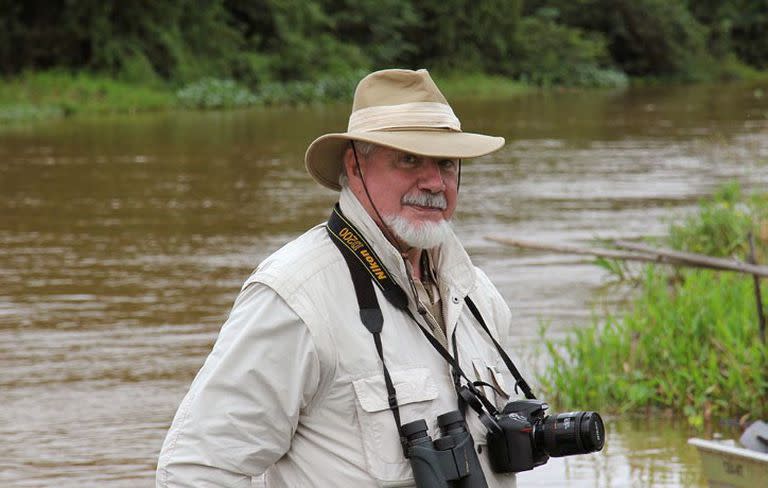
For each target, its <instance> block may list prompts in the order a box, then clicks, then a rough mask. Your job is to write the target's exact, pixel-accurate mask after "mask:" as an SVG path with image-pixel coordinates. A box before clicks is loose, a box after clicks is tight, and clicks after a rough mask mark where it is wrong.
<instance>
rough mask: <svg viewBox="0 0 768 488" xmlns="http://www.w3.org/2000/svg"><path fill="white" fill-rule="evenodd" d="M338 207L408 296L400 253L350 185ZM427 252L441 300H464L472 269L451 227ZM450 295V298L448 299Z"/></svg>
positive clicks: (472, 278) (472, 281) (471, 284)
mask: <svg viewBox="0 0 768 488" xmlns="http://www.w3.org/2000/svg"><path fill="white" fill-rule="evenodd" d="M339 206H340V207H341V211H342V213H343V214H344V216H345V217H346V218H347V219H349V220H350V221H351V222H352V224H354V225H355V227H357V229H358V230H359V231H360V232H361V233H362V234H363V236H364V237H365V239H366V240H367V241H368V244H369V245H370V246H371V247H372V248H373V250H374V251H375V252H376V254H378V256H379V258H381V260H382V262H383V264H384V267H385V268H387V270H388V271H389V273H390V275H391V276H392V278H393V279H394V281H395V282H396V283H397V284H398V285H399V286H400V287H401V288H402V289H403V290H405V291H406V293H407V294H408V295H409V301H412V299H413V297H411V292H410V290H411V285H410V283H409V280H408V274H407V273H408V271H407V270H406V267H405V261H404V260H403V257H402V256H401V255H400V252H399V251H398V250H397V249H396V248H395V246H393V245H392V244H391V243H390V242H389V241H388V240H387V238H386V237H385V236H384V234H383V233H382V232H381V229H379V226H378V225H376V222H374V221H373V219H372V218H371V217H370V215H368V212H367V211H366V210H365V209H364V208H363V206H362V205H361V204H360V202H359V201H358V200H357V197H356V196H355V195H354V194H353V193H352V191H351V190H350V189H349V188H344V189H342V191H341V193H340V195H339ZM428 252H429V258H430V262H431V263H432V266H433V267H434V268H435V272H436V275H437V280H438V283H437V285H438V288H439V289H440V295H441V296H442V297H443V299H444V300H449V299H453V298H454V297H458V298H460V299H463V298H464V297H465V296H466V295H467V294H468V293H470V292H471V291H472V289H474V287H475V269H474V266H473V265H472V261H471V260H470V259H469V255H468V254H467V252H466V251H465V250H464V247H463V246H462V245H461V242H459V239H458V238H457V237H456V235H455V234H454V233H453V230H451V232H450V235H449V237H448V239H446V242H444V243H443V244H442V245H440V246H439V247H437V248H434V249H431V250H429V251H428ZM449 297H450V298H449Z"/></svg>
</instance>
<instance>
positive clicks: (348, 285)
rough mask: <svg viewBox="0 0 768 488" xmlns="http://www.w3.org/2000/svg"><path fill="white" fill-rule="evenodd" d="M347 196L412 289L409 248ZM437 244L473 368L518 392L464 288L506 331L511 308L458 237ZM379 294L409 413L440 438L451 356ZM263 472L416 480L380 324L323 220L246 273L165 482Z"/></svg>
mask: <svg viewBox="0 0 768 488" xmlns="http://www.w3.org/2000/svg"><path fill="white" fill-rule="evenodd" d="M340 206H341V210H342V212H343V213H344V215H345V216H346V218H347V219H348V220H349V221H351V222H352V223H353V224H354V225H355V226H356V227H357V228H358V230H359V231H360V232H361V233H362V234H363V235H364V236H365V237H366V239H367V240H368V242H369V244H370V245H371V246H372V248H373V249H374V250H375V252H376V253H377V254H378V255H379V257H380V258H381V260H382V261H383V264H384V266H385V267H386V268H387V270H389V272H390V275H391V276H392V278H393V279H394V280H395V282H397V284H398V285H400V287H402V288H403V289H405V290H408V289H409V286H408V283H407V281H406V280H407V278H406V269H405V265H404V263H403V260H402V258H401V257H400V255H399V253H398V252H397V251H396V250H395V249H394V247H392V246H391V245H389V244H388V243H387V241H386V239H385V238H384V236H383V234H382V233H381V231H380V230H379V229H378V227H377V226H376V224H375V223H374V222H373V220H371V219H370V218H369V217H368V215H367V214H366V212H365V210H364V209H363V208H362V207H361V206H360V204H359V202H358V201H357V200H356V199H355V197H354V196H353V195H352V194H351V192H349V191H348V190H343V191H342V193H341V196H340ZM430 257H431V259H432V262H433V263H434V266H435V268H436V269H437V276H438V281H439V283H438V287H439V289H440V296H441V303H442V311H443V317H444V320H445V324H446V332H447V336H448V337H451V335H452V334H454V333H455V334H456V340H457V344H458V355H459V361H460V364H461V368H462V370H463V371H464V372H465V373H466V374H467V375H468V376H470V377H473V376H474V378H473V379H477V380H482V381H485V382H487V383H489V384H492V385H495V386H496V387H497V388H498V389H499V390H500V391H501V392H509V390H510V389H511V388H509V387H511V386H512V380H511V377H509V376H508V372H507V371H506V368H505V367H504V365H503V362H502V360H501V358H500V357H499V355H498V352H497V351H496V349H495V347H494V346H493V344H492V343H491V341H490V340H489V338H488V337H487V334H486V333H485V332H484V331H483V330H482V328H481V326H480V325H479V324H478V323H477V321H476V320H475V318H474V317H473V316H472V314H471V312H470V311H469V310H468V309H467V307H466V305H465V302H464V297H465V296H466V295H467V294H469V295H470V296H471V298H472V300H473V301H474V302H475V304H476V305H477V307H478V309H479V310H480V313H481V314H482V316H483V318H484V319H485V321H486V323H487V324H488V326H489V328H490V329H491V331H492V332H493V333H494V334H495V335H497V339H498V338H499V337H504V336H505V335H506V333H507V330H508V327H509V323H510V316H511V314H510V311H509V308H508V307H507V305H506V304H505V303H504V300H503V299H502V298H501V296H500V294H499V293H498V291H497V290H496V288H495V287H494V286H493V285H492V284H491V282H490V281H489V280H488V278H487V277H486V276H485V274H484V273H482V272H481V271H480V270H478V269H477V268H475V267H474V266H473V265H472V263H471V262H470V260H469V257H468V256H467V254H466V252H465V251H464V248H463V247H462V246H461V244H460V243H459V242H458V240H456V239H455V238H452V239H451V240H450V242H447V243H446V244H444V245H443V246H441V248H440V249H439V250H438V251H435V252H433V253H432V254H431V255H430ZM376 294H377V297H378V301H379V304H380V306H381V309H382V313H383V315H384V328H383V330H382V333H381V339H382V343H383V350H384V360H385V362H386V364H387V367H388V369H389V371H390V374H391V375H392V379H393V382H394V385H395V388H396V391H397V401H398V404H399V406H400V415H401V417H402V423H403V424H405V423H408V422H411V421H413V420H417V419H421V418H423V419H425V420H426V421H427V424H428V425H429V426H430V435H431V436H432V438H433V439H435V438H437V437H439V433H438V429H437V420H436V419H437V416H438V415H440V414H443V413H445V412H448V411H450V410H455V409H456V408H457V400H456V393H455V390H454V387H453V381H452V378H451V371H450V367H449V366H448V364H447V363H446V362H445V360H444V359H443V358H442V357H441V356H440V355H439V354H438V353H437V351H435V350H434V349H433V347H432V346H431V345H430V344H429V342H428V341H427V340H426V338H425V337H424V335H423V332H422V331H420V330H419V328H418V326H417V324H416V323H415V322H414V321H413V320H412V319H411V318H409V317H408V315H407V314H406V313H404V312H403V311H400V310H398V309H397V308H395V307H393V306H392V305H391V304H389V302H387V300H386V299H385V298H384V296H383V295H382V294H381V292H380V290H379V289H378V288H376ZM410 300H411V303H410V304H409V307H410V308H411V309H412V312H414V315H415V316H418V315H417V314H416V313H415V310H416V308H415V304H414V303H413V298H412V297H411V299H410ZM486 395H487V396H488V398H489V399H491V400H492V401H495V402H496V403H497V405H498V406H503V405H504V404H505V403H506V401H507V399H506V398H504V395H502V394H497V393H494V392H493V390H491V389H490V388H487V389H486ZM467 423H468V425H469V428H470V431H471V433H472V436H473V438H474V440H475V443H476V448H477V450H478V451H479V452H480V453H479V454H478V457H479V458H480V462H481V464H482V465H483V470H484V473H485V477H486V480H487V481H488V485H489V486H490V487H514V486H515V476H514V475H513V474H496V473H494V472H493V471H492V470H491V468H490V466H489V465H488V457H487V452H486V450H485V445H484V444H485V429H484V428H483V426H482V424H481V423H480V421H479V419H478V418H477V415H476V414H475V413H474V412H473V411H472V410H471V409H470V410H468V411H467ZM262 474H264V481H265V484H266V486H267V487H268V488H277V487H281V488H282V487H290V488H296V487H334V488H336V487H339V488H347V487H354V488H359V487H396V486H397V487H400V486H415V485H414V481H413V475H412V472H411V468H410V465H409V462H408V460H407V459H405V458H404V457H403V453H402V449H401V447H400V443H399V438H398V432H397V427H396V424H395V420H394V417H393V415H392V412H391V411H390V410H389V405H388V402H387V390H386V387H385V384H384V376H383V370H382V367H381V361H380V359H379V356H378V354H377V352H376V348H375V345H374V341H373V336H372V335H371V334H370V333H369V332H368V330H367V329H366V328H365V327H364V326H363V324H362V323H361V322H360V316H359V308H358V305H357V298H356V295H355V291H354V288H353V285H352V280H351V277H350V273H349V269H348V268H347V264H346V262H345V261H344V258H343V257H342V255H341V253H340V252H339V250H338V249H337V248H336V246H335V245H334V244H333V242H332V241H331V239H330V237H329V236H328V233H327V230H326V228H325V226H324V225H319V226H317V227H315V228H313V229H310V230H309V231H308V232H306V233H305V234H304V235H302V236H300V237H299V238H297V239H296V240H294V241H292V242H290V243H288V244H287V245H285V246H284V247H283V248H281V249H280V250H278V251H277V252H275V253H274V254H273V255H271V256H270V257H268V258H267V259H266V260H265V261H264V262H262V263H261V265H260V266H259V267H258V268H257V269H256V271H255V272H254V273H253V275H251V276H250V278H248V280H247V281H246V282H245V284H244V285H243V288H242V291H241V293H240V295H239V296H238V297H237V299H236V301H235V304H234V306H233V308H232V311H231V313H230V316H229V318H228V319H227V321H226V322H225V324H224V325H223V327H222V329H221V332H220V333H219V337H218V338H217V340H216V343H215V345H214V347H213V350H212V351H211V353H210V355H209V356H208V358H207V359H206V361H205V363H204V364H203V366H202V368H201V369H200V371H199V372H198V374H197V376H196V377H195V379H194V381H193V383H192V385H191V387H190V389H189V392H188V393H187V395H186V396H185V397H184V399H183V401H182V402H181V405H180V406H179V409H178V411H177V412H176V416H175V418H174V420H173V423H172V425H171V428H170V430H169V432H168V435H167V437H166V439H165V442H164V444H163V447H162V450H161V453H160V457H159V461H158V467H157V486H158V487H162V488H170V487H174V488H176V487H189V488H192V487H194V488H202V487H250V486H251V478H252V477H257V476H260V475H262Z"/></svg>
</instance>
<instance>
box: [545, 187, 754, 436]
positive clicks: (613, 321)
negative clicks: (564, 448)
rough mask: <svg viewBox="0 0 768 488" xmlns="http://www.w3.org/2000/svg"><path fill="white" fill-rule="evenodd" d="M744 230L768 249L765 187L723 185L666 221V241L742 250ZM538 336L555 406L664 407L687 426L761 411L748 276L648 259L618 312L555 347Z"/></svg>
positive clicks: (723, 252)
mask: <svg viewBox="0 0 768 488" xmlns="http://www.w3.org/2000/svg"><path fill="white" fill-rule="evenodd" d="M750 230H753V231H756V232H757V243H758V247H759V249H760V253H761V255H762V256H766V255H768V254H766V253H767V252H768V194H763V195H760V196H755V197H750V198H748V199H744V198H741V197H740V194H739V191H738V187H737V186H735V185H730V186H728V187H726V188H724V189H722V190H721V191H719V192H718V193H717V195H716V196H715V197H714V198H713V199H710V200H707V201H705V202H703V203H702V204H701V207H700V209H699V212H698V213H697V214H696V215H694V216H691V217H689V218H687V219H686V220H685V221H684V222H683V223H680V224H674V225H673V226H672V231H671V238H670V241H669V243H670V244H672V245H673V246H675V247H676V248H678V249H684V250H691V251H700V252H701V251H703V252H708V253H710V254H714V255H719V256H728V255H731V254H733V253H735V254H736V255H738V256H742V257H743V252H744V248H745V246H746V245H747V244H746V241H747V233H748V232H749V231H750ZM763 295H764V297H763V302H764V303H766V298H768V296H766V295H767V294H766V293H765V292H764V293H763ZM545 343H546V347H547V350H548V352H549V354H550V357H551V358H552V364H551V366H549V367H548V368H547V370H546V372H545V374H544V375H543V377H542V378H541V381H542V383H543V385H544V388H545V389H546V390H547V391H548V395H549V397H551V398H554V399H555V401H556V402H558V403H560V404H563V405H568V406H571V407H573V406H578V407H581V408H586V409H593V408H594V409H606V410H609V411H617V410H618V411H628V410H633V409H645V408H650V407H655V408H662V409H668V410H669V411H671V412H675V413H677V414H681V415H684V416H685V417H686V418H687V419H688V421H689V422H690V423H691V424H692V425H694V426H701V425H703V423H705V422H706V421H708V420H710V419H715V418H723V417H731V418H733V417H736V418H740V417H742V416H748V417H750V418H752V419H759V418H765V417H766V416H767V415H768V398H767V397H766V396H765V392H766V391H768V373H767V372H768V348H766V346H765V344H763V343H761V342H760V340H759V334H758V322H757V313H756V307H755V296H754V288H753V283H752V277H751V276H748V275H741V274H736V273H728V272H715V271H709V270H692V269H682V270H670V269H669V268H662V267H657V266H654V265H648V266H646V267H644V268H643V272H642V274H641V277H640V290H639V293H638V295H637V296H636V297H635V298H634V299H633V300H632V302H631V303H630V304H629V307H628V309H627V310H626V311H624V312H620V313H617V314H615V315H609V316H607V317H606V318H604V319H602V320H595V322H594V323H593V324H592V325H590V326H588V327H586V328H581V329H577V330H576V331H575V332H574V334H573V335H572V336H571V337H570V338H569V339H568V340H567V341H566V342H565V344H564V345H562V346H561V345H559V344H555V343H554V342H552V341H545Z"/></svg>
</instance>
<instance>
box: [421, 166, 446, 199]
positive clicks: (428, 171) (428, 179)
mask: <svg viewBox="0 0 768 488" xmlns="http://www.w3.org/2000/svg"><path fill="white" fill-rule="evenodd" d="M444 177H445V175H443V172H442V171H440V165H439V164H437V161H436V160H434V159H427V160H426V161H424V163H423V164H422V165H421V172H420V173H419V189H420V190H426V191H429V192H432V193H437V192H441V191H445V179H444Z"/></svg>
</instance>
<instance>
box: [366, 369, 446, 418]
mask: <svg viewBox="0 0 768 488" xmlns="http://www.w3.org/2000/svg"><path fill="white" fill-rule="evenodd" d="M390 375H391V376H392V383H393V384H394V386H395V391H396V392H397V404H398V405H406V404H408V403H414V402H424V401H428V400H434V399H435V398H437V386H436V385H435V382H434V381H433V380H432V376H431V375H430V372H429V369H427V368H414V369H406V370H403V371H391V372H390ZM352 385H353V386H354V388H355V394H356V395H357V399H358V401H359V402H360V406H361V407H362V408H363V410H365V411H366V412H379V411H382V410H387V409H389V401H388V400H387V386H386V384H385V383H384V375H383V374H379V375H376V376H370V377H368V378H362V379H359V380H355V381H353V382H352Z"/></svg>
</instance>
